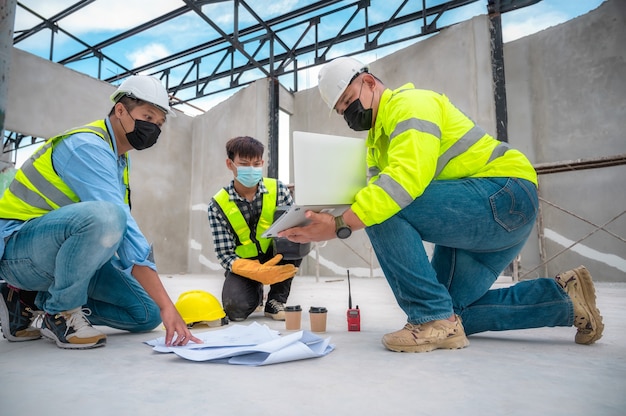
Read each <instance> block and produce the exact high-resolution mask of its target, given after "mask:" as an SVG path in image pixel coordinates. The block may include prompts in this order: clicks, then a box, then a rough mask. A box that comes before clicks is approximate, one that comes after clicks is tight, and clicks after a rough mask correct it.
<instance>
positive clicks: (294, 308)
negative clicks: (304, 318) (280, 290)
mask: <svg viewBox="0 0 626 416" xmlns="http://www.w3.org/2000/svg"><path fill="white" fill-rule="evenodd" d="M301 310H302V307H301V306H300V305H292V306H285V311H290V312H297V311H301Z"/></svg>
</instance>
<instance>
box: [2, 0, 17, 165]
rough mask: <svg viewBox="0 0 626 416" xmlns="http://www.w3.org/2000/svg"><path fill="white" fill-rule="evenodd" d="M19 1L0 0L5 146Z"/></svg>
mask: <svg viewBox="0 0 626 416" xmlns="http://www.w3.org/2000/svg"><path fill="white" fill-rule="evenodd" d="M16 7H17V0H0V135H2V144H3V145H4V120H5V115H6V108H7V101H8V94H9V69H10V68H11V51H12V50H13V26H14V25H15V8H16ZM0 156H1V159H2V162H0V170H2V169H4V167H6V164H7V163H5V162H9V159H5V156H6V155H4V154H0Z"/></svg>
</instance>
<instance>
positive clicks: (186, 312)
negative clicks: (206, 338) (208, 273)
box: [174, 290, 226, 326]
mask: <svg viewBox="0 0 626 416" xmlns="http://www.w3.org/2000/svg"><path fill="white" fill-rule="evenodd" d="M174 306H176V309H177V310H178V313H180V316H181V317H182V318H183V320H184V321H185V323H186V324H187V325H191V324H194V323H196V322H206V323H207V324H208V325H209V326H220V325H221V324H222V318H224V317H225V316H226V312H224V309H222V305H220V302H219V301H218V300H217V299H216V298H215V296H213V295H212V294H210V293H209V292H206V291H204V290H190V291H188V292H184V293H182V294H181V295H180V296H179V297H178V300H177V301H176V304H175V305H174ZM214 321H217V322H216V325H212V323H214Z"/></svg>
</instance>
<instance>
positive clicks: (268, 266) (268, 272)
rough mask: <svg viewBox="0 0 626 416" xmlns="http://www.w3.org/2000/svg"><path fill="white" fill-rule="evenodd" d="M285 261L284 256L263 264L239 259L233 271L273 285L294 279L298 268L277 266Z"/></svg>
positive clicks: (277, 256) (289, 265)
mask: <svg viewBox="0 0 626 416" xmlns="http://www.w3.org/2000/svg"><path fill="white" fill-rule="evenodd" d="M282 259H283V255H282V254H277V255H275V256H274V257H273V258H272V259H271V260H269V261H267V262H265V263H263V264H261V263H260V262H259V261H258V260H250V259H237V260H235V261H234V262H233V264H232V266H231V270H232V271H233V273H237V274H238V275H241V276H243V277H247V278H248V279H252V280H255V281H257V282H259V283H263V284H264V285H273V284H274V283H279V282H282V281H284V280H287V279H289V278H290V277H294V276H295V275H296V273H297V272H298V268H297V267H296V266H294V265H293V264H283V265H280V266H277V264H278V262H279V261H281V260H282Z"/></svg>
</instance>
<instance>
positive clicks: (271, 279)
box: [209, 136, 307, 321]
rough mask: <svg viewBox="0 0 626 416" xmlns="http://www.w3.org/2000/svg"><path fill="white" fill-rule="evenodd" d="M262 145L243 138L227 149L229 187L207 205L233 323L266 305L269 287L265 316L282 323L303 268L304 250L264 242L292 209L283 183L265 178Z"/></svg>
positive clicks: (280, 241)
mask: <svg viewBox="0 0 626 416" xmlns="http://www.w3.org/2000/svg"><path fill="white" fill-rule="evenodd" d="M264 149H265V146H264V145H263V143H261V142H260V141H258V140H256V139H254V138H252V137H249V136H241V137H235V138H233V139H230V140H229V141H228V142H227V143H226V156H227V157H226V167H227V168H228V169H229V170H230V171H231V172H232V173H233V180H232V181H231V182H230V184H229V185H228V186H226V187H224V188H223V189H221V190H220V191H219V192H217V193H216V194H215V196H213V198H212V199H211V202H210V203H209V223H210V225H211V230H212V234H213V245H214V247H215V253H216V255H217V258H218V260H219V262H220V264H221V265H222V266H223V267H224V269H225V273H224V275H225V277H226V279H225V280H224V286H223V288H222V305H223V306H224V310H225V311H226V315H228V319H230V320H231V321H243V320H244V319H246V318H247V317H248V316H250V314H251V313H252V312H254V311H255V310H256V309H257V308H260V307H261V306H262V305H263V287H264V285H269V286H270V290H269V292H268V294H267V302H266V303H265V307H264V311H265V316H267V317H270V318H272V319H274V320H279V321H284V320H285V312H284V309H285V308H284V306H285V303H286V302H287V298H288V297H289V293H290V291H291V282H292V280H293V276H295V274H296V272H297V271H298V268H297V266H299V265H300V263H301V262H302V256H303V255H306V252H303V253H301V249H304V250H307V246H305V247H300V245H299V244H294V243H291V242H289V241H288V240H286V239H272V238H263V237H261V235H262V234H263V233H264V232H265V231H266V230H267V229H268V228H269V227H270V225H271V224H272V222H273V221H274V219H275V217H276V214H277V212H278V213H279V211H280V208H281V207H286V206H289V205H291V204H292V203H293V199H292V197H291V193H290V192H289V189H288V188H287V187H286V186H285V185H284V184H283V183H282V182H281V181H279V180H277V179H272V178H264V177H263V173H262V172H263V151H264Z"/></svg>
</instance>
